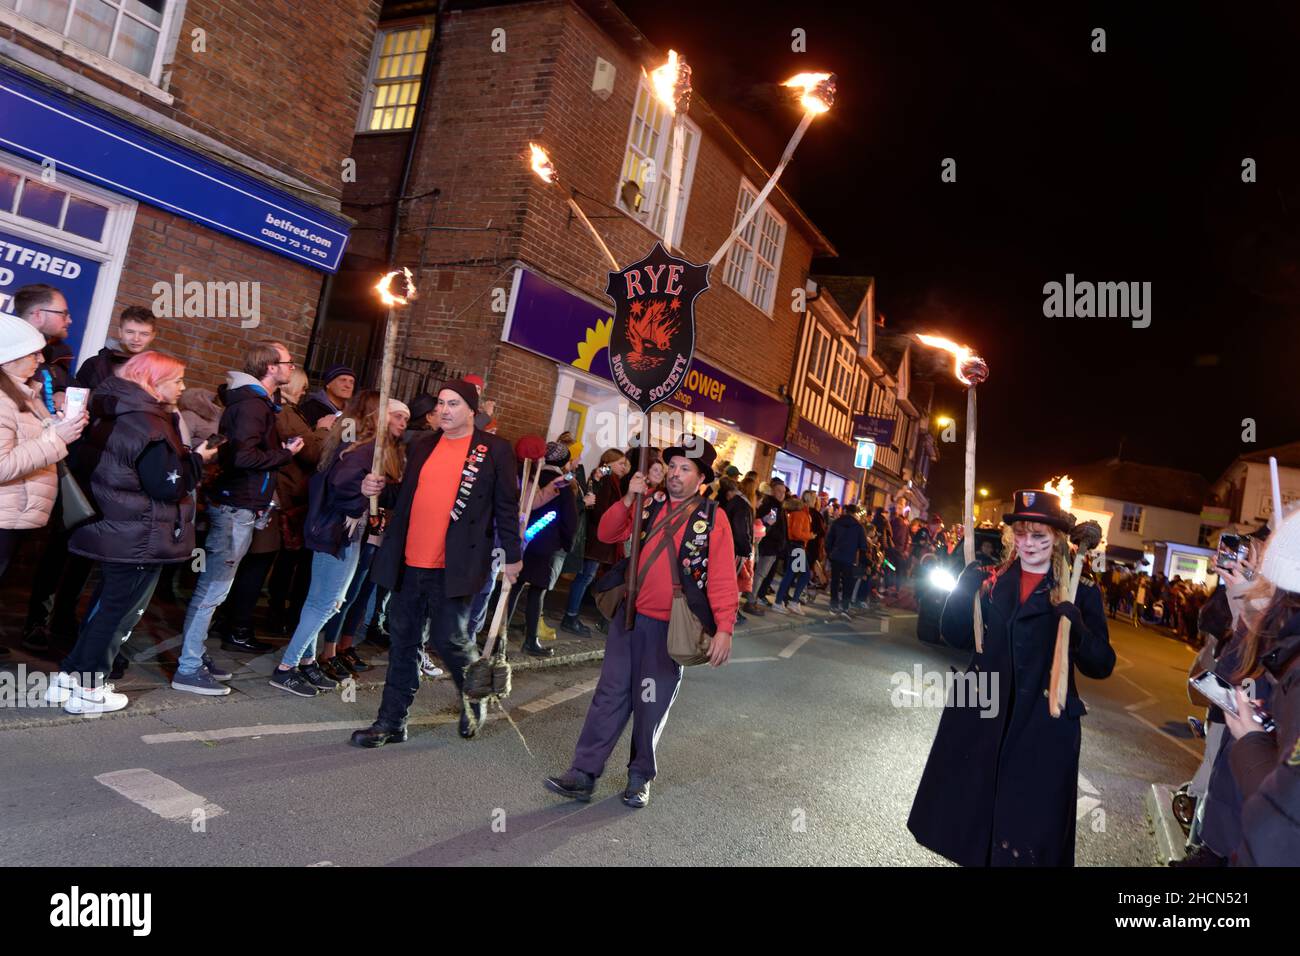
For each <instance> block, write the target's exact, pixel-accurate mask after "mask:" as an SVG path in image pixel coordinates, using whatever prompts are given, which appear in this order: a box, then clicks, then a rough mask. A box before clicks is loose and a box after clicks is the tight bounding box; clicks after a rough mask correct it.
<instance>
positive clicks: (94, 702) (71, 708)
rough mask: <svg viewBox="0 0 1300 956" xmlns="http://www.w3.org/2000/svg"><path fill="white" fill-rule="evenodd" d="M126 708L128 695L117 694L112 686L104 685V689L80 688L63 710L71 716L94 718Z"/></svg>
mask: <svg viewBox="0 0 1300 956" xmlns="http://www.w3.org/2000/svg"><path fill="white" fill-rule="evenodd" d="M125 706H126V694H115V693H113V685H112V684H104V685H103V686H102V687H78V688H77V690H76V693H74V694H73V695H72V696H71V697H69V698H68V702H67V703H66V704H64V705H63V709H64V710H65V711H66V712H67V713H69V714H81V715H82V716H83V717H94V716H96V715H98V714H111V713H112V712H113V711H115V710H121V709H122V708H123V707H125Z"/></svg>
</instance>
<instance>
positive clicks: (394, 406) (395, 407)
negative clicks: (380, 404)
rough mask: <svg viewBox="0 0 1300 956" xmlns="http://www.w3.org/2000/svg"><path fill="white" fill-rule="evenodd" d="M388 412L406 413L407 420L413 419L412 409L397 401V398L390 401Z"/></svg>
mask: <svg viewBox="0 0 1300 956" xmlns="http://www.w3.org/2000/svg"><path fill="white" fill-rule="evenodd" d="M388 411H389V412H405V413H406V417H407V418H410V417H411V409H410V408H409V407H408V406H407V404H406V402H399V401H398V400H397V399H395V398H390V399H389V400H388Z"/></svg>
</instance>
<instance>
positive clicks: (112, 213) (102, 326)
mask: <svg viewBox="0 0 1300 956" xmlns="http://www.w3.org/2000/svg"><path fill="white" fill-rule="evenodd" d="M0 168H3V169H10V170H13V171H14V172H17V173H21V174H22V175H24V176H27V177H29V178H31V179H37V180H39V179H40V178H41V167H40V166H37V165H36V164H35V163H29V162H28V161H27V160H25V159H20V158H19V157H17V156H14V155H12V154H11V153H4V154H0ZM57 177H58V178H57V179H56V180H55V181H54V182H53V183H50V185H51V186H54V187H55V188H57V189H61V190H63V191H64V192H67V193H69V194H71V195H73V196H80V197H81V198H83V199H88V200H91V201H93V202H96V203H99V204H100V205H103V206H107V207H108V216H107V218H106V219H105V220H104V234H103V238H102V239H101V240H100V241H99V242H94V241H92V240H90V239H87V238H85V237H84V236H74V235H72V234H71V233H67V232H64V231H62V230H61V229H55V228H54V227H52V226H47V225H45V224H44V223H39V222H33V221H32V220H30V219H22V218H20V217H18V216H15V215H12V214H10V213H8V212H6V211H0V229H3V230H4V231H6V232H11V233H14V234H15V235H18V236H20V237H23V238H27V239H30V240H32V241H33V242H41V243H45V244H46V245H50V246H54V247H55V248H59V249H66V250H67V251H68V252H70V253H72V254H74V255H78V256H84V257H85V258H87V259H94V260H95V261H96V262H98V263H99V277H98V279H97V280H96V281H95V293H94V296H93V297H92V299H91V306H90V314H89V315H84V316H78V315H74V316H73V317H72V321H73V322H84V323H86V331H85V334H84V335H82V337H81V352H80V353H79V354H78V356H77V364H78V365H80V363H81V362H83V361H85V360H86V359H87V358H89V357H90V356H92V355H94V354H95V353H96V352H98V351H99V350H100V349H101V348H102V347H103V345H104V342H105V340H106V339H107V338H108V330H109V326H110V325H111V324H112V322H113V309H114V306H115V304H116V301H117V286H118V282H119V281H120V280H121V278H122V267H123V265H124V264H125V262H126V253H127V246H128V245H130V241H131V230H132V228H133V227H134V225H135V211H136V208H137V203H136V202H135V200H133V199H127V198H125V197H123V196H119V195H116V194H115V193H111V192H108V191H107V190H104V189H100V188H99V187H97V186H91V185H89V184H87V183H83V182H81V181H80V180H78V179H74V178H73V177H72V176H69V175H68V174H67V173H62V172H60V173H58V174H57ZM58 284H59V283H58V279H57V277H53V278H52V280H51V282H50V285H54V286H57V285H58Z"/></svg>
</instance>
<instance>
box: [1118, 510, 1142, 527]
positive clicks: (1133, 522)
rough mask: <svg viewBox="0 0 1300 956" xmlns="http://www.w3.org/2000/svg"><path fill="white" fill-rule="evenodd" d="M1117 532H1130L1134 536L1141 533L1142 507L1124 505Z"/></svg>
mask: <svg viewBox="0 0 1300 956" xmlns="http://www.w3.org/2000/svg"><path fill="white" fill-rule="evenodd" d="M1119 530H1121V531H1131V532H1133V533H1134V534H1141V533H1142V506H1141V505H1130V504H1126V505H1124V514H1123V515H1122V516H1121V517H1120V520H1119Z"/></svg>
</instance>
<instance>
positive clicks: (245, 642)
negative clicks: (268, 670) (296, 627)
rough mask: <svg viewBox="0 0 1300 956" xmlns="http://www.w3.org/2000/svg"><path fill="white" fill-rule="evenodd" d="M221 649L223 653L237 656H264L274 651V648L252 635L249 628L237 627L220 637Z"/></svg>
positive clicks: (251, 630)
mask: <svg viewBox="0 0 1300 956" xmlns="http://www.w3.org/2000/svg"><path fill="white" fill-rule="evenodd" d="M221 649H222V650H223V651H234V652H235V653H237V654H266V653H267V652H269V651H273V650H275V647H274V645H271V644H266V643H264V642H262V641H259V640H258V639H257V638H256V637H255V636H254V635H253V629H252V628H251V627H237V628H235V629H234V630H233V631H230V632H229V633H223V634H222V635H221Z"/></svg>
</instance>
